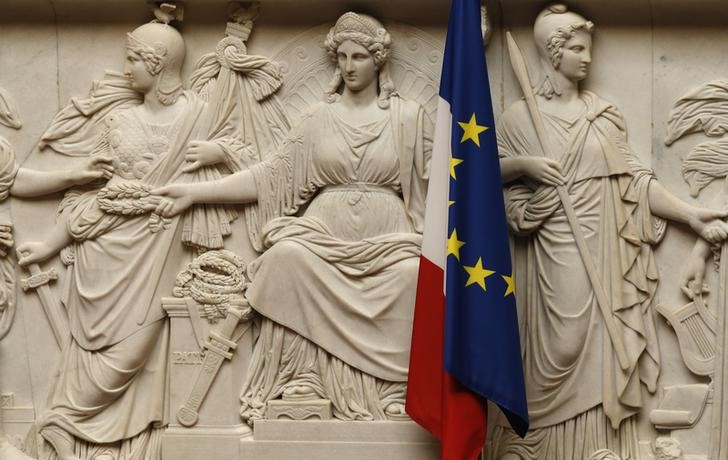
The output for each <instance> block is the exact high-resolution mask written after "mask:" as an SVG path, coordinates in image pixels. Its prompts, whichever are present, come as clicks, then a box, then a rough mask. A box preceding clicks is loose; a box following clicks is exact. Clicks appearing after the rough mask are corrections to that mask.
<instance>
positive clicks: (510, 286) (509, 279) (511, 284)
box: [501, 275, 516, 297]
mask: <svg viewBox="0 0 728 460" xmlns="http://www.w3.org/2000/svg"><path fill="white" fill-rule="evenodd" d="M501 278H503V281H505V282H506V284H507V287H506V293H505V295H504V296H503V297H508V296H509V295H510V294H513V293H514V292H516V280H514V279H513V276H512V275H511V276H507V275H501Z"/></svg>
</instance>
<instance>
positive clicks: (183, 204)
mask: <svg viewBox="0 0 728 460" xmlns="http://www.w3.org/2000/svg"><path fill="white" fill-rule="evenodd" d="M188 187H189V186H188V185H183V184H172V185H167V186H165V187H160V188H158V189H155V190H152V194H153V195H156V196H159V197H162V199H161V200H160V202H159V205H158V206H157V209H155V210H154V214H159V215H160V216H162V217H172V216H176V215H177V214H181V213H183V212H185V211H186V210H187V209H188V208H189V207H190V206H192V204H193V200H192V194H191V193H190V191H189V188H188Z"/></svg>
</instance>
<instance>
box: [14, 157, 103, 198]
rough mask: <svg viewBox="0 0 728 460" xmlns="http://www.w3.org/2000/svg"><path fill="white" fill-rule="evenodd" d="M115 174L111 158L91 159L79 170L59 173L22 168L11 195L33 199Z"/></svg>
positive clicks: (67, 170) (85, 161)
mask: <svg viewBox="0 0 728 460" xmlns="http://www.w3.org/2000/svg"><path fill="white" fill-rule="evenodd" d="M113 172H114V167H113V166H112V165H111V158H109V157H104V156H98V157H89V158H87V159H85V160H84V161H83V163H82V164H81V165H80V167H79V168H77V169H63V170H58V171H37V170H35V169H29V168H20V169H19V170H18V174H17V176H15V182H14V183H13V186H12V187H11V188H10V194H11V195H13V196H16V197H20V198H31V197H36V196H41V195H47V194H49V193H55V192H59V191H61V190H65V189H67V188H69V187H73V186H74V185H82V184H87V183H89V182H92V181H94V180H96V179H102V178H103V179H106V180H108V179H110V178H111V175H112V174H113Z"/></svg>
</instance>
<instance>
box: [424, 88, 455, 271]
mask: <svg viewBox="0 0 728 460" xmlns="http://www.w3.org/2000/svg"><path fill="white" fill-rule="evenodd" d="M451 130H452V114H451V113H450V103H449V102H447V101H446V100H445V99H443V98H441V97H440V98H438V104H437V120H436V121H435V138H434V140H433V145H432V160H431V162H430V183H429V186H428V189H427V202H426V204H427V207H426V211H425V232H424V235H423V237H422V256H423V257H426V258H427V259H428V260H429V261H430V262H432V263H434V264H435V265H437V266H438V267H440V268H442V269H443V270H445V261H446V259H447V254H446V253H447V246H446V242H447V237H448V235H447V216H448V212H447V208H448V206H447V201H448V195H449V193H450V135H451Z"/></svg>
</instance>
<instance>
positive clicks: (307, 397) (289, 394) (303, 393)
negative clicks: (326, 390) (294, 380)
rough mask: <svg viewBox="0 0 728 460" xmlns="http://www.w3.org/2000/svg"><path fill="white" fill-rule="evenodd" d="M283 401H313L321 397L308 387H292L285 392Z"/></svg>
mask: <svg viewBox="0 0 728 460" xmlns="http://www.w3.org/2000/svg"><path fill="white" fill-rule="evenodd" d="M283 399H284V400H286V401H313V400H314V399H319V396H318V395H317V394H316V392H315V391H314V389H313V388H311V387H310V386H308V385H290V386H288V387H286V389H285V390H283Z"/></svg>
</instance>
